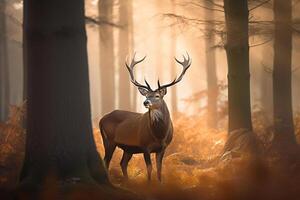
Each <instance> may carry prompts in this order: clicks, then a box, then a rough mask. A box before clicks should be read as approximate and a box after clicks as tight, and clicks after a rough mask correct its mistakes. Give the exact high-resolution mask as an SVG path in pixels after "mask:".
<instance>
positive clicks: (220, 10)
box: [189, 2, 224, 12]
mask: <svg viewBox="0 0 300 200" xmlns="http://www.w3.org/2000/svg"><path fill="white" fill-rule="evenodd" d="M189 4H191V5H194V6H197V7H200V8H204V9H206V10H211V11H217V12H224V9H216V8H209V7H207V6H203V5H201V4H199V3H195V2H190V3H189Z"/></svg>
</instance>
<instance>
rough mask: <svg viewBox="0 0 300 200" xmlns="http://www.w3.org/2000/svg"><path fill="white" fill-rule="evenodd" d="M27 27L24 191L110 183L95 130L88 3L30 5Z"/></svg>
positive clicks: (32, 0) (43, 0)
mask: <svg viewBox="0 0 300 200" xmlns="http://www.w3.org/2000/svg"><path fill="white" fill-rule="evenodd" d="M58 5H59V6H58ZM70 5H71V6H70ZM66 8H68V15H67V16H66V15H65V11H66ZM23 24H24V29H23V32H24V33H25V32H26V35H24V40H25V43H24V44H25V45H26V46H25V50H26V51H27V52H26V54H25V56H26V59H25V61H26V62H27V63H26V64H27V66H28V79H27V81H28V83H27V86H28V95H27V97H28V103H27V108H28V112H27V131H26V150H25V161H24V166H23V169H22V173H21V176H20V181H21V183H20V187H21V188H22V187H27V186H31V187H37V188H39V187H40V186H41V185H42V184H43V183H44V182H45V179H46V178H47V177H49V176H54V178H56V179H57V181H58V182H57V183H56V184H59V183H61V182H65V183H68V181H74V180H73V179H74V178H76V180H75V181H78V182H81V183H95V182H97V183H101V184H103V183H108V178H107V174H106V170H105V169H104V165H103V163H102V160H101V158H100V157H99V154H98V152H97V150H96V145H95V142H94V138H93V134H92V127H91V116H90V95H89V77H88V62H87V49H86V41H87V37H86V31H85V21H84V1H83V0H81V1H73V0H65V1H60V0H24V23H23Z"/></svg>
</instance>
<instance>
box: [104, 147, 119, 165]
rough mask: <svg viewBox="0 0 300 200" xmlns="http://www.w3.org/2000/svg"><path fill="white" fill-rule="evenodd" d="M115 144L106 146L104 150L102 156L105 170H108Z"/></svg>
mask: <svg viewBox="0 0 300 200" xmlns="http://www.w3.org/2000/svg"><path fill="white" fill-rule="evenodd" d="M116 146H117V145H116V144H111V143H110V144H107V146H106V148H105V156H104V162H105V166H106V168H107V169H109V163H110V160H111V158H112V155H113V153H114V151H115V149H116Z"/></svg>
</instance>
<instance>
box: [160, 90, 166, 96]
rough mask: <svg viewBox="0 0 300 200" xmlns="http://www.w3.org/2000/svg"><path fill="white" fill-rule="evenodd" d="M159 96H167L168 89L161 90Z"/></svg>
mask: <svg viewBox="0 0 300 200" xmlns="http://www.w3.org/2000/svg"><path fill="white" fill-rule="evenodd" d="M159 94H160V95H162V96H164V95H166V94H167V88H161V89H159Z"/></svg>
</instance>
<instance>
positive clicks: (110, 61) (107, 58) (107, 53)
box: [98, 0, 115, 115]
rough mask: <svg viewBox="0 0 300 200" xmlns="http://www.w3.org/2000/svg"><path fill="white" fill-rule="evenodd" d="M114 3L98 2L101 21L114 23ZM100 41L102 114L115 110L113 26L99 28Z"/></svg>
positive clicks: (102, 0)
mask: <svg viewBox="0 0 300 200" xmlns="http://www.w3.org/2000/svg"><path fill="white" fill-rule="evenodd" d="M113 3H114V1H110V0H101V1H99V2H98V10H99V20H100V21H102V22H112V18H113V16H112V11H113ZM99 37H100V38H99V40H100V79H101V80H100V81H101V113H102V115H103V114H105V113H108V112H111V111H112V110H114V108H115V66H114V59H115V57H114V38H113V25H111V24H108V23H106V24H102V25H101V26H99Z"/></svg>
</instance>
